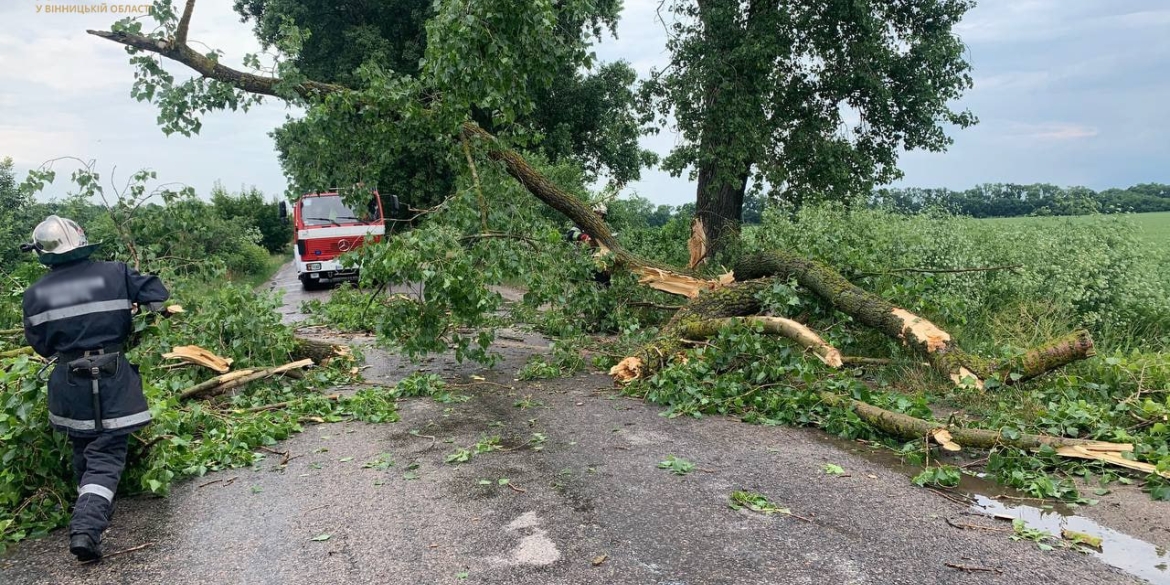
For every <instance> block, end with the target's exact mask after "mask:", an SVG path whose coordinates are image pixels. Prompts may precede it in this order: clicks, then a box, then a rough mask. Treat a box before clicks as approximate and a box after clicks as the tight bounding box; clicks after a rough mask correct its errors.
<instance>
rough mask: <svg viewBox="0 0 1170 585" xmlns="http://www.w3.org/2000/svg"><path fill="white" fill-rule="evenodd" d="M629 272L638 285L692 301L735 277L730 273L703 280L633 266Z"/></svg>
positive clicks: (733, 279) (666, 271)
mask: <svg viewBox="0 0 1170 585" xmlns="http://www.w3.org/2000/svg"><path fill="white" fill-rule="evenodd" d="M631 270H632V271H633V272H634V274H637V275H638V277H639V278H638V284H644V285H646V286H648V287H650V288H652V289H655V290H660V291H662V292H667V293H670V294H672V295H679V296H684V297H687V298H688V299H693V298H695V297H697V296H699V294H700V293H702V292H704V291H709V290H715V289H717V288H719V287H721V286H726V285H728V284H730V283H732V282H734V281H735V276H734V275H733V274H732V273H730V272H728V273H727V274H724V275H723V276H720V277H719V278H718V279H716V280H704V279H702V278H695V277H693V276H686V275H685V274H678V273H677V272H670V271H669V270H663V269H661V268H652V267H649V266H635V267H632V268H631Z"/></svg>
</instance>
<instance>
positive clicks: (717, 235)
mask: <svg viewBox="0 0 1170 585" xmlns="http://www.w3.org/2000/svg"><path fill="white" fill-rule="evenodd" d="M742 168H743V170H742V171H741V172H739V173H738V174H737V175H736V176H735V177H734V178H732V177H727V176H725V175H721V174H720V173H719V172H718V169H717V167H716V165H714V164H707V165H704V166H702V167H700V168H699V185H698V187H697V189H696V205H695V217H698V218H699V219H700V220H701V221H702V222H703V231H704V232H705V234H706V236H707V256H708V257H711V256H714V255H715V254H718V253H719V252H720V251H721V250H723V249H724V248H727V247H728V246H729V245H731V244H732V243H734V242H735V241H736V240H738V239H739V229H740V224H741V222H742V221H743V197H744V192H745V191H746V190H747V179H748V176H749V175H750V172H751V163H747V164H744V165H743V166H742Z"/></svg>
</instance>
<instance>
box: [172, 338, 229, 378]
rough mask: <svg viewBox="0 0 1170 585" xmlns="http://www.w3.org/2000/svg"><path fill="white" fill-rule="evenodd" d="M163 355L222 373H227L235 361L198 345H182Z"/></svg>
mask: <svg viewBox="0 0 1170 585" xmlns="http://www.w3.org/2000/svg"><path fill="white" fill-rule="evenodd" d="M162 356H163V358H165V359H168V360H182V361H184V362H187V363H189V364H197V365H200V366H203V367H205V368H207V369H209V370H212V371H215V372H217V373H220V374H225V373H227V371H228V370H230V369H231V365H232V361H233V360H232V359H231V358H224V357H220V356H218V355H215V354H214V353H211V352H210V351H208V350H206V349H203V348H202V347H199V346H198V345H180V346H178V347H175V348H172V349H171V351H170V352H168V353H164V354H163V355H162Z"/></svg>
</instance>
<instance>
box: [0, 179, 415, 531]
mask: <svg viewBox="0 0 1170 585" xmlns="http://www.w3.org/2000/svg"><path fill="white" fill-rule="evenodd" d="M74 179H75V180H74V182H73V185H72V187H70V188H71V189H72V190H74V192H73V193H72V194H70V195H69V196H66V197H64V198H62V199H60V200H58V201H55V202H52V203H38V202H36V201H35V200H34V199H33V198H32V196H31V195H32V192H31V190H28V189H22V188H21V185H18V183H17V181H16V180H15V178H14V177H13V174H12V170H11V165H10V163H5V164H3V165H0V199H2V200H3V201H5V202H6V203H7V204H6V205H4V206H3V207H0V215H2V216H3V217H0V226H4V227H5V228H11V229H5V230H4V234H3V239H2V240H0V255H3V258H4V262H3V265H2V266H3V268H2V274H0V279H3V288H2V294H0V330H2V331H0V355H3V356H4V357H2V358H0V550H3V549H4V547H5V546H6V545H8V544H11V543H13V542H18V541H20V540H23V539H25V538H30V537H37V536H40V535H43V534H45V533H47V532H48V531H49V530H52V529H54V528H57V527H59V526H61V525H63V523H64V522H66V521H68V518H69V508H70V506H71V505H72V502H73V500H74V497H75V493H76V486H75V485H73V484H72V472H71V469H70V464H69V461H70V453H71V451H70V448H69V446H68V442H67V440H66V439H65V437H64V435H61V434H58V433H54V432H52V430H51V429H50V428H49V425H48V414H47V411H46V408H47V407H46V386H45V383H44V382H43V381H42V379H41V378H39V377H38V373H39V372H41V370H42V369H43V368H44V367H45V363H44V362H43V361H42V360H40V359H39V358H38V357H36V356H34V355H31V353H27V352H25V351H23V350H24V349H27V348H26V347H24V346H23V343H22V341H23V340H22V330H21V328H20V327H21V313H20V297H21V294H22V292H23V290H24V288H25V287H26V286H27V285H28V284H29V283H31V282H33V281H34V280H35V279H36V278H38V277H39V276H40V275H41V274H42V273H43V272H44V270H45V268H44V267H43V266H41V265H40V264H39V263H37V261H36V259H35V257H34V256H33V255H32V254H22V253H20V252H19V251H18V250H17V247H18V245H19V244H20V243H22V242H26V241H28V238H29V234H31V232H32V228H33V226H35V225H36V223H37V222H39V221H40V220H42V219H43V218H44V217H45V216H46V215H47V214H49V213H58V214H61V215H63V216H66V217H70V218H74V219H76V220H78V221H79V223H81V225H82V226H83V227H84V228H85V229H86V231H87V235H88V237H89V238H90V241H103V242H105V245H104V246H103V247H102V248H101V249H100V250H99V251H98V252H97V253H96V255H95V258H97V259H117V260H121V261H127V262H130V263H133V262H134V260H135V258H137V260H138V262H139V268H140V269H141V270H143V271H149V272H155V273H157V274H159V275H160V276H161V277H162V279H163V281H164V282H165V283H166V284H167V286H168V288H170V290H171V295H172V296H171V302H173V303H176V304H180V305H181V306H183V308H184V310H185V313H183V314H181V315H178V316H175V317H172V318H171V319H169V320H164V319H161V318H160V317H158V316H157V315H154V314H141V315H138V316H136V317H135V318H134V326H135V331H136V334H135V339H134V341H133V343H132V345H133V346H134V349H132V350H130V351H129V354H128V356H129V358H130V360H131V361H132V362H134V363H135V364H138V365H139V366H140V369H141V373H142V377H143V383H144V387H145V391H146V394H147V397H148V399H149V401H150V404H151V408H152V414H153V415H154V422H153V424H151V425H150V426H149V427H147V428H146V429H143V430H141V431H139V432H138V433H135V434H134V435H133V438H132V440H131V443H130V444H131V456H130V463H129V465H128V467H127V470H126V474H125V475H124V476H123V479H122V483H121V487H120V490H119V491H120V492H122V493H125V494H133V493H140V492H148V493H155V494H166V493H167V492H168V491H169V489H170V486H171V484H172V483H173V482H174V481H176V480H177V479H180V478H182V477H189V476H199V475H203V474H205V473H207V472H209V471H214V470H218V469H224V468H229V467H239V466H248V465H259V464H261V463H263V462H264V461H265V460H266V459H268V458H270V457H272V455H271V454H270V453H269V452H266V451H264V450H263V448H264V447H266V446H268V445H272V444H273V443H275V442H276V441H278V440H280V439H283V438H285V437H287V436H289V434H291V433H294V432H298V431H300V430H301V429H302V428H303V425H305V424H313V423H319V422H326V421H336V420H343V419H351V418H352V419H359V420H370V421H392V420H395V419H396V417H397V414H396V410H395V406H394V401H393V400H392V399H390V398H389V397H388V395H387V393H386V392H381V391H379V390H363V391H360V392H358V393H356V394H353V395H351V396H346V397H336V396H330V395H328V394H327V393H325V392H324V390H326V389H329V388H333V387H335V386H337V385H339V384H345V383H349V382H352V381H353V380H354V372H353V371H352V368H353V365H352V363H351V361H350V360H349V359H345V358H341V357H339V358H338V359H335V360H333V361H331V362H330V363H328V364H321V365H320V367H317V368H313V369H310V370H307V371H306V372H305V373H304V374H303V375H302V376H301V377H299V378H289V377H284V378H273V379H268V380H258V381H255V382H252V383H250V384H249V385H248V386H246V387H245V389H244V390H242V391H239V392H238V393H235V394H233V395H231V396H221V397H217V398H212V399H210V400H207V401H203V400H183V399H182V398H180V396H179V394H180V392H181V391H182V390H183V389H185V388H188V387H191V386H193V385H194V384H196V383H199V382H202V381H204V380H207V379H210V378H211V377H213V376H214V375H215V373H214V372H211V371H209V370H206V369H203V368H199V367H196V366H192V365H187V366H183V367H177V363H176V362H175V361H173V360H165V359H163V357H162V354H163V353H165V352H169V351H171V350H172V348H174V347H176V346H184V345H198V346H200V347H203V348H205V349H208V350H210V351H211V352H213V353H215V354H218V355H219V356H222V357H224V358H230V359H232V360H233V364H232V367H233V369H235V370H241V369H246V368H262V367H271V366H276V365H280V364H284V363H286V362H289V361H290V360H291V359H292V358H293V357H295V356H298V355H299V353H300V351H301V350H300V348H299V347H298V344H299V342H298V340H297V339H296V338H295V337H294V336H293V332H292V330H291V329H290V328H289V327H287V326H284V325H282V324H281V322H280V314H279V313H278V312H277V309H278V308H279V307H280V304H281V303H280V299H279V297H278V296H277V295H276V294H272V293H267V292H258V291H256V290H254V289H253V287H252V284H253V283H255V282H259V281H262V280H266V279H267V277H268V275H270V274H271V272H272V271H273V270H274V269H275V268H276V267H278V266H279V264H278V263H277V262H279V261H281V260H282V259H283V258H284V256H283V254H284V248H286V247H287V246H286V245H285V242H287V241H289V240H288V239H287V238H289V237H290V236H289V234H288V232H287V229H288V228H287V227H286V226H283V225H282V224H280V223H279V221H278V220H276V221H272V222H267V221H266V220H267V218H268V216H271V217H272V218H276V210H275V204H274V203H271V202H268V201H266V200H265V198H264V197H263V196H262V195H261V194H259V193H258V192H255V191H251V192H246V193H239V194H231V193H228V192H226V191H222V190H217V192H216V193H215V194H214V196H213V198H212V202H211V203H208V202H206V201H204V200H202V199H198V198H196V197H194V194H193V193H191V192H190V191H167V190H165V189H160V190H157V191H154V190H152V189H154V186H153V181H152V177H150V176H148V175H140V176H138V177H137V178H136V179H135V180H134V182H132V183H131V184H130V185H129V186H128V187H127V191H126V192H125V193H123V194H117V195H109V194H104V193H98V192H97V191H96V189H97V187H96V185H97V184H98V183H97V181H98V179H99V177H98V176H97V174H96V173H95V172H93V171H92V169H89V168H83V169H82V170H81V171H80V174H78V175H75V177H74ZM63 183H64V182H62V184H56V183H54V184H52V186H51V187H50V188H52V189H57V188H61V187H65V185H64V184H63ZM46 186H48V185H46ZM25 187H32V185H25ZM151 194H153V195H154V196H153V197H151V196H150V195H151ZM102 195H106V196H107V197H108V203H103V201H102ZM253 222H255V223H253ZM265 229H268V230H272V231H270V232H269V234H268V235H269V236H271V238H270V239H268V240H267V241H268V242H269V243H271V245H272V246H273V248H274V249H273V250H269V249H266V248H264V247H263V246H262V245H261V244H262V243H264V242H265V241H266V240H265V232H264V230H265ZM278 236H279V237H278ZM271 252H276V254H272V253H271ZM273 258H275V260H276V261H274V260H273ZM274 404H275V405H278V407H276V408H273V407H271V405H274ZM276 464H279V463H276Z"/></svg>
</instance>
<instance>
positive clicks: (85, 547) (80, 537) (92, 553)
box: [69, 534, 102, 563]
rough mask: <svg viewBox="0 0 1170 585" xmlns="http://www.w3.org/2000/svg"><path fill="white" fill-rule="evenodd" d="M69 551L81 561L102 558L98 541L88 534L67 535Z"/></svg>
mask: <svg viewBox="0 0 1170 585" xmlns="http://www.w3.org/2000/svg"><path fill="white" fill-rule="evenodd" d="M69 552H71V553H73V556H75V557H77V560H79V561H81V562H83V563H84V562H89V561H96V560H98V559H100V558H102V549H101V546H100V543H99V542H98V541H96V540H94V539H93V537H91V536H90V535H88V534H74V535H73V536H70V537H69Z"/></svg>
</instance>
